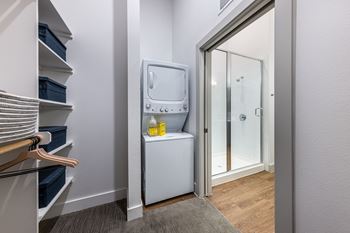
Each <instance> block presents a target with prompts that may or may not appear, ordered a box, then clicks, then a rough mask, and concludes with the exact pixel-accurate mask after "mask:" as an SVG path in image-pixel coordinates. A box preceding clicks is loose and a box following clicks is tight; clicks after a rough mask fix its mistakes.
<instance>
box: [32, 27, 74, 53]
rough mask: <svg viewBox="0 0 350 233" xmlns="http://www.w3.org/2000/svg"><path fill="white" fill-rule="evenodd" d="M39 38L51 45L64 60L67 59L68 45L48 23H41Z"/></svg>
mask: <svg viewBox="0 0 350 233" xmlns="http://www.w3.org/2000/svg"><path fill="white" fill-rule="evenodd" d="M39 38H40V40H41V41H42V42H44V43H45V44H46V45H47V46H49V47H50V48H51V49H52V50H53V51H54V52H55V53H56V54H57V55H58V56H60V57H61V58H62V59H63V60H66V50H67V48H66V46H65V45H64V44H63V43H62V42H61V41H60V40H59V39H58V38H57V36H56V35H55V34H54V33H53V32H52V31H51V30H50V28H49V26H48V25H47V24H44V23H39Z"/></svg>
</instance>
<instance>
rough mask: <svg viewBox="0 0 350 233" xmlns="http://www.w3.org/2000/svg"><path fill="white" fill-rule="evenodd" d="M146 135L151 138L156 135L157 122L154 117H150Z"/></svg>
mask: <svg viewBox="0 0 350 233" xmlns="http://www.w3.org/2000/svg"><path fill="white" fill-rule="evenodd" d="M148 135H149V136H151V137H154V136H157V135H158V127H157V120H156V118H155V117H154V116H151V119H150V120H149V122H148Z"/></svg>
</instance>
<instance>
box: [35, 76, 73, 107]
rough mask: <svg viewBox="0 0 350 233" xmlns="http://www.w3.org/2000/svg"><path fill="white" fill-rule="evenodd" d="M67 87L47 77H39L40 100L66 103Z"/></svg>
mask: <svg viewBox="0 0 350 233" xmlns="http://www.w3.org/2000/svg"><path fill="white" fill-rule="evenodd" d="M66 89H67V87H66V86H65V85H63V84H61V83H58V82H56V81H54V80H52V79H49V78H47V77H39V98H40V99H45V100H52V101H58V102H62V103H66V101H67V97H66Z"/></svg>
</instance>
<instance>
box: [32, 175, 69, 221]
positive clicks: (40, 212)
mask: <svg viewBox="0 0 350 233" xmlns="http://www.w3.org/2000/svg"><path fill="white" fill-rule="evenodd" d="M72 182H73V177H67V178H66V183H65V184H64V186H63V187H62V188H61V190H60V191H59V192H58V193H57V194H56V196H55V197H54V198H53V199H52V200H51V202H50V203H49V204H48V205H47V206H46V207H45V208H41V209H39V210H38V222H40V221H41V220H42V219H43V218H44V217H45V215H46V214H47V212H49V210H50V209H51V207H52V206H53V205H54V204H55V203H56V201H57V200H58V198H59V197H60V196H61V195H62V193H63V192H64V191H65V190H66V189H67V188H68V187H69V185H70V184H71V183H72Z"/></svg>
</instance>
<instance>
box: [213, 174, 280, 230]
mask: <svg viewBox="0 0 350 233" xmlns="http://www.w3.org/2000/svg"><path fill="white" fill-rule="evenodd" d="M208 199H209V200H210V202H211V203H212V204H213V205H214V206H215V207H216V208H217V209H218V210H219V211H220V212H221V213H222V214H223V215H224V216H225V217H226V218H227V219H228V221H229V222H230V223H231V224H233V225H234V226H235V227H236V228H238V229H239V230H240V231H241V233H274V232H275V231H274V226H275V223H274V219H275V215H274V201H275V188H274V175H273V174H272V173H269V172H260V173H258V174H255V175H251V176H247V177H244V178H241V179H238V180H235V181H232V182H228V183H225V184H222V185H218V186H216V187H214V188H213V196H211V197H209V198H208Z"/></svg>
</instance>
